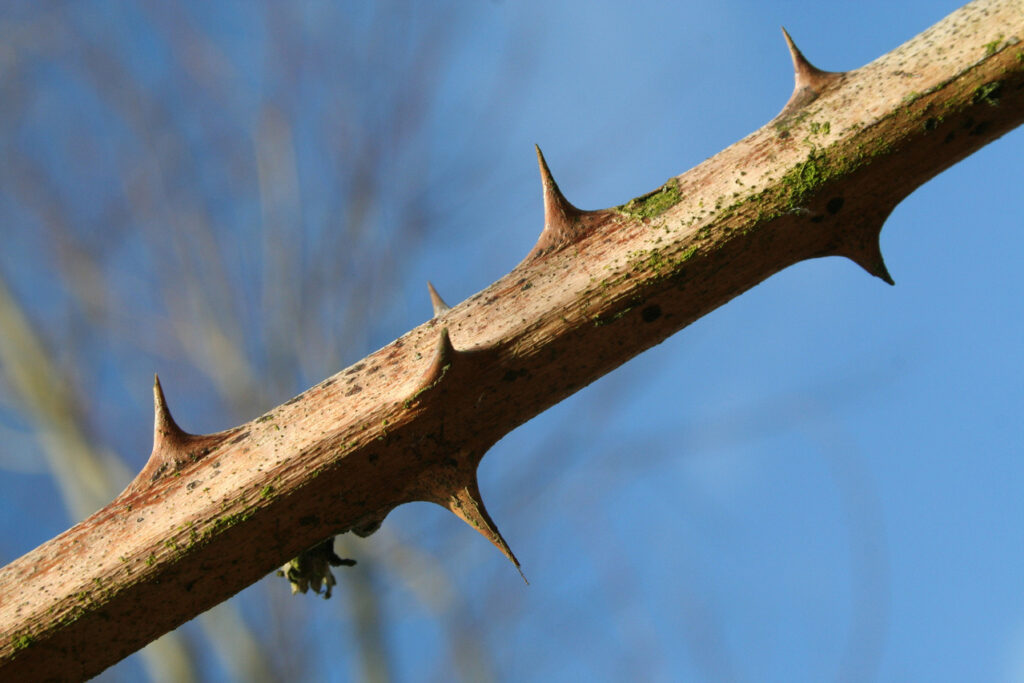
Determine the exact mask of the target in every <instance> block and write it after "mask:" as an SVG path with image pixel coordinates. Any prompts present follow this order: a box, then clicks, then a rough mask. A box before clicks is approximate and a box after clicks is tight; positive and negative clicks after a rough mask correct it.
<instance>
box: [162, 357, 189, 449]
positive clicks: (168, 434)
mask: <svg viewBox="0 0 1024 683" xmlns="http://www.w3.org/2000/svg"><path fill="white" fill-rule="evenodd" d="M153 413H154V415H153V452H154V453H156V452H157V451H159V450H162V449H161V447H162V446H164V445H171V444H177V443H181V442H182V441H185V440H187V439H188V438H189V437H190V436H191V434H188V433H187V432H186V431H185V430H183V429H182V428H181V427H179V426H178V423H177V422H175V421H174V418H173V417H172V416H171V411H170V409H169V408H168V407H167V399H166V398H165V397H164V389H163V387H162V386H160V377H159V375H156V374H154V375H153Z"/></svg>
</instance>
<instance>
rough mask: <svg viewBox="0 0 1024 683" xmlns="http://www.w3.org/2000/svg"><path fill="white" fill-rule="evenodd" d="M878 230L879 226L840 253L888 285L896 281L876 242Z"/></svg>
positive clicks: (879, 229)
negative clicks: (855, 244)
mask: <svg viewBox="0 0 1024 683" xmlns="http://www.w3.org/2000/svg"><path fill="white" fill-rule="evenodd" d="M879 232H881V228H880V227H879V228H876V229H875V231H873V234H870V235H867V236H866V238H865V239H864V240H863V241H861V242H860V243H859V244H858V245H857V246H856V247H854V248H852V249H847V250H844V251H843V252H840V254H841V255H842V256H845V257H846V258H848V259H850V260H851V261H853V262H854V263H856V264H857V265H858V266H860V267H861V268H863V269H864V270H866V271H867V272H868V274H869V275H874V276H875V277H877V278H878V279H879V280H881V281H882V282H884V283H886V284H888V285H895V284H896V282H895V281H894V280H893V279H892V275H890V274H889V269H888V268H887V267H886V265H885V259H884V258H882V247H881V246H880V245H879V243H878V240H879Z"/></svg>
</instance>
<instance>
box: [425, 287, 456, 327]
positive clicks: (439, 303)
mask: <svg viewBox="0 0 1024 683" xmlns="http://www.w3.org/2000/svg"><path fill="white" fill-rule="evenodd" d="M427 289H428V290H429V291H430V304H431V306H433V307H434V317H435V318H436V317H438V316H439V315H442V314H444V313H447V312H448V311H450V310H451V308H452V307H451V306H449V305H448V304H446V303H445V302H444V299H442V298H441V295H440V294H438V293H437V290H436V289H434V285H433V284H432V283H431V282H430V280H427Z"/></svg>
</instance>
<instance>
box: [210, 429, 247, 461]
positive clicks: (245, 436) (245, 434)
mask: <svg viewBox="0 0 1024 683" xmlns="http://www.w3.org/2000/svg"><path fill="white" fill-rule="evenodd" d="M248 436H249V430H245V431H244V432H242V433H241V434H239V435H238V436H236V437H235V438H233V439H231V443H238V442H239V441H242V440H244V439H246V438H248ZM214 467H216V465H214Z"/></svg>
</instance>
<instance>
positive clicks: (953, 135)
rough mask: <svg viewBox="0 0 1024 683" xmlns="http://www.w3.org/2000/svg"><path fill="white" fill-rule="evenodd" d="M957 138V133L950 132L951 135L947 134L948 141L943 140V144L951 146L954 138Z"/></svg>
mask: <svg viewBox="0 0 1024 683" xmlns="http://www.w3.org/2000/svg"><path fill="white" fill-rule="evenodd" d="M955 137H956V133H954V132H953V131H949V133H947V134H946V139H945V140H943V141H942V142H943V143H944V144H949V143H950V142H953V138H955Z"/></svg>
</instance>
